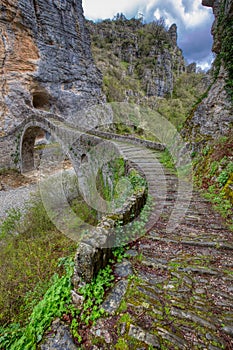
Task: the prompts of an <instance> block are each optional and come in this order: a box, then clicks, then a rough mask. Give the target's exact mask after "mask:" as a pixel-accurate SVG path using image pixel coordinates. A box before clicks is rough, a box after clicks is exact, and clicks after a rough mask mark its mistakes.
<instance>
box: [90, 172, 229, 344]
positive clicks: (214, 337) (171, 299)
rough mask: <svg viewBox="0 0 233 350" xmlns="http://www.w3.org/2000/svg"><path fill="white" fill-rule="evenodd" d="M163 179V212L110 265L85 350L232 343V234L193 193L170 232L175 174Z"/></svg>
mask: <svg viewBox="0 0 233 350" xmlns="http://www.w3.org/2000/svg"><path fill="white" fill-rule="evenodd" d="M165 177H166V185H167V197H166V200H165V202H164V203H163V212H162V215H161V216H160V218H159V220H158V221H157V222H156V223H155V225H154V226H153V227H152V228H150V230H149V232H148V233H147V234H146V236H144V237H143V238H140V239H138V241H137V242H136V243H135V244H133V245H132V246H131V247H130V250H129V251H128V254H129V258H127V259H125V260H124V261H123V262H122V263H120V264H117V265H116V267H115V276H116V280H117V283H116V285H115V287H114V288H113V290H112V291H111V292H110V294H109V295H108V296H107V298H106V300H105V302H104V304H103V307H104V308H105V310H106V311H108V312H109V316H108V317H106V318H103V319H100V320H99V321H98V322H97V324H96V325H95V326H93V327H92V328H91V330H90V332H89V334H88V336H87V339H86V343H85V348H87V349H169V350H170V349H208V350H217V349H228V350H230V349H233V240H232V238H233V233H232V232H230V231H229V230H228V229H227V228H226V227H225V226H224V223H223V221H222V219H221V218H220V216H219V215H218V214H217V213H215V212H214V211H213V210H212V209H211V206H210V204H209V203H208V202H207V201H206V200H205V199H203V198H201V197H200V195H199V194H198V193H197V192H194V193H193V197H192V200H191V202H190V204H189V205H188V210H187V211H186V214H185V217H184V218H183V220H182V221H181V222H180V224H179V225H178V226H177V227H176V228H175V230H174V231H173V232H171V233H168V232H167V230H166V225H167V222H168V220H169V217H170V215H171V212H172V210H173V209H174V205H175V200H176V191H177V181H178V180H177V177H176V176H175V175H173V174H171V173H169V172H168V171H165ZM186 205H187V202H186V200H185V198H184V201H183V206H184V208H183V209H184V210H185V209H186V207H185V206H186ZM179 210H180V211H182V205H181V206H180V207H179Z"/></svg>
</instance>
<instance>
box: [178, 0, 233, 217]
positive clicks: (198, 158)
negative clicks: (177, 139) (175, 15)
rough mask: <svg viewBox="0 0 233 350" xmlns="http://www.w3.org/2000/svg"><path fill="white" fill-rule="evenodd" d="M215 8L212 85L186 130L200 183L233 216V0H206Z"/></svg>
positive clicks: (224, 214) (193, 113) (225, 213)
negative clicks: (214, 55) (214, 54)
mask: <svg viewBox="0 0 233 350" xmlns="http://www.w3.org/2000/svg"><path fill="white" fill-rule="evenodd" d="M202 3H203V5H205V6H210V7H212V8H213V13H214V15H215V21H214V23H213V27H212V34H213V37H214V44H213V51H214V52H215V53H216V59H215V62H214V64H213V68H212V70H213V77H212V84H211V85H210V87H209V89H208V90H207V92H206V94H205V95H204V96H203V99H202V100H201V102H200V103H199V104H197V105H196V107H195V108H194V109H193V111H192V113H191V114H190V116H189V118H188V119H187V121H186V124H185V127H184V129H183V134H184V135H185V137H186V139H187V141H188V142H189V143H190V144H191V147H192V155H193V157H194V172H195V179H196V183H197V184H198V186H199V187H201V188H204V189H205V191H207V194H206V196H207V197H208V199H210V200H211V201H212V202H213V203H214V205H215V206H216V207H217V209H218V210H219V211H220V212H221V213H222V215H223V216H225V217H228V218H229V221H230V222H231V223H232V219H233V208H232V204H233V130H232V126H233V114H232V112H233V36H232V28H233V1H232V0H221V1H217V0H203V1H202Z"/></svg>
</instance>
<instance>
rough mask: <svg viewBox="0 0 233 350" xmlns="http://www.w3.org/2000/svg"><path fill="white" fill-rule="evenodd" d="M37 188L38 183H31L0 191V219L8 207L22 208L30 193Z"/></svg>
mask: <svg viewBox="0 0 233 350" xmlns="http://www.w3.org/2000/svg"><path fill="white" fill-rule="evenodd" d="M37 189H38V185H36V184H31V185H27V186H21V187H19V188H16V189H11V190H8V191H0V219H4V217H5V216H6V213H7V211H8V210H9V209H12V208H15V209H20V210H23V209H24V207H25V204H26V202H27V201H28V200H29V199H30V197H31V194H32V193H35V192H36V191H37Z"/></svg>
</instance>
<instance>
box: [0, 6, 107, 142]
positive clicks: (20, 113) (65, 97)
mask: <svg viewBox="0 0 233 350" xmlns="http://www.w3.org/2000/svg"><path fill="white" fill-rule="evenodd" d="M0 10H1V12H0V70H1V73H2V74H1V77H0V133H1V134H2V135H3V134H4V133H7V132H8V131H10V130H11V129H12V128H13V127H14V126H16V125H17V124H19V123H20V122H21V121H22V120H23V119H25V118H27V116H28V115H30V114H32V113H33V110H38V109H39V110H41V111H44V112H50V113H53V114H56V115H59V116H60V117H62V118H63V119H67V120H69V121H73V122H77V123H78V120H75V118H74V116H75V113H76V112H77V111H79V110H80V109H82V108H84V107H86V106H87V105H88V104H94V103H98V102H99V101H100V100H101V99H102V95H101V83H102V78H101V74H100V73H99V71H98V70H97V69H96V67H95V65H94V63H93V60H92V55H91V51H90V39H89V34H88V32H87V30H86V28H85V20H84V17H83V9H82V1H81V0H63V1H60V0H50V1H47V0H2V1H1V5H0Z"/></svg>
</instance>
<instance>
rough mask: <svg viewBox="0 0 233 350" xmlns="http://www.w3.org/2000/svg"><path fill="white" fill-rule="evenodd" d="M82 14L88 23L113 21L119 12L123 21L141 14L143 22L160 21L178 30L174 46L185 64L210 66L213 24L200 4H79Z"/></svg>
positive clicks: (177, 0) (102, 0)
mask: <svg viewBox="0 0 233 350" xmlns="http://www.w3.org/2000/svg"><path fill="white" fill-rule="evenodd" d="M83 8H84V14H85V16H86V18H88V19H92V20H98V19H104V18H113V17H114V15H116V14H117V13H118V12H123V13H124V14H125V15H126V17H127V18H132V17H137V16H138V15H139V14H140V13H141V14H143V16H144V20H145V21H146V22H149V21H152V20H153V19H156V18H157V19H158V18H160V17H163V18H164V19H165V20H166V24H167V25H169V26H170V25H171V24H172V23H176V24H177V26H178V45H179V47H180V48H181V49H182V50H183V54H184V57H185V59H186V61H187V62H188V63H190V62H193V61H195V62H197V63H198V65H200V66H201V67H202V68H207V67H208V66H209V65H210V62H211V60H212V59H213V55H212V53H211V46H212V36H211V34H210V30H211V26H212V23H213V20H214V17H213V13H212V9H211V8H207V7H204V6H202V5H201V0H117V1H109V0H83Z"/></svg>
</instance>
